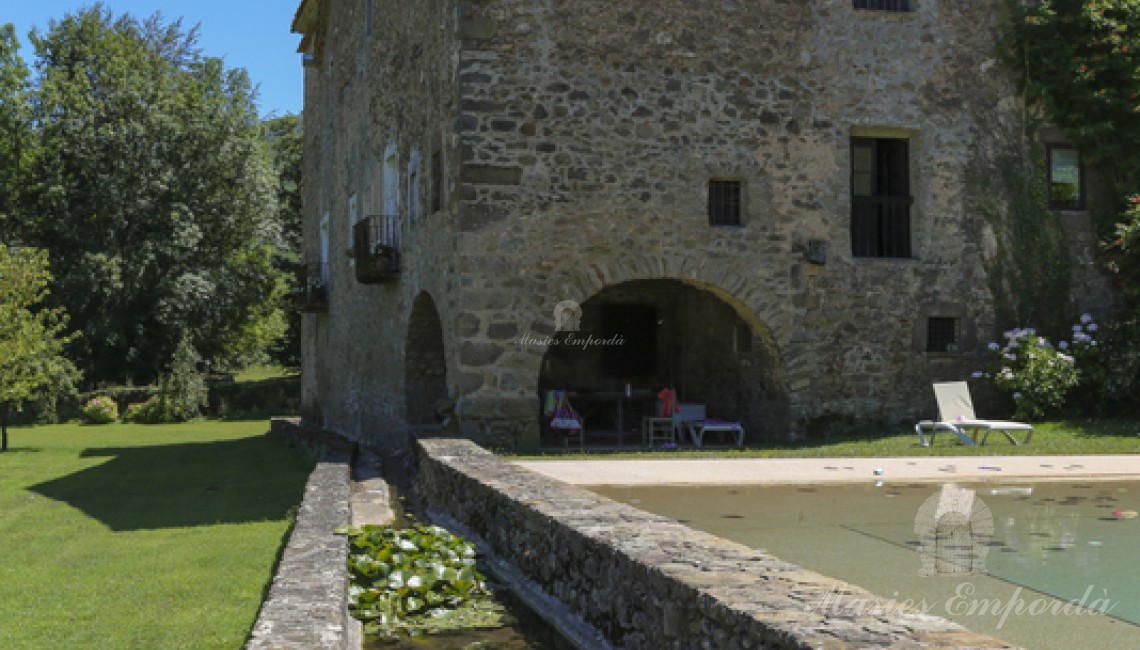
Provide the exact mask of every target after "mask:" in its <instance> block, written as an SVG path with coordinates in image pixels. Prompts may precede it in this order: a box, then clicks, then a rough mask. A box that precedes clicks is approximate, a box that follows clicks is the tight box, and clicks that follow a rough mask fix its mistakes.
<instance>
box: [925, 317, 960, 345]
mask: <svg viewBox="0 0 1140 650" xmlns="http://www.w3.org/2000/svg"><path fill="white" fill-rule="evenodd" d="M960 335H961V326H960V325H959V322H958V319H957V318H951V317H946V316H931V317H930V318H928V319H927V320H926V351H927V352H936V353H955V352H958V349H959V346H960V345H961V343H960Z"/></svg>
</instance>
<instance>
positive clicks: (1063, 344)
mask: <svg viewBox="0 0 1140 650" xmlns="http://www.w3.org/2000/svg"><path fill="white" fill-rule="evenodd" d="M1096 331H1097V324H1096V323H1095V322H1093V318H1092V316H1090V315H1089V314H1084V315H1082V316H1081V320H1080V322H1079V323H1077V324H1076V325H1073V334H1072V337H1071V338H1072V341H1071V342H1070V341H1060V342H1058V343H1057V345H1056V347H1054V346H1053V344H1052V343H1050V342H1049V341H1048V340H1047V339H1046V338H1045V337H1043V336H1038V335H1037V332H1036V331H1035V330H1034V329H1033V328H1031V327H1027V328H1018V329H1013V330H1010V331H1008V332H1006V333H1005V335H1004V337H1005V345H1001V344H1000V343H997V342H993V343H990V344H989V351H990V354H991V356H992V361H991V364H990V368H989V370H988V371H985V372H976V373H974V377H975V378H979V377H985V378H989V379H991V380H992V381H993V382H994V385H995V386H997V387H998V389H1000V390H1003V391H1005V392H1008V393H1010V395H1011V396H1012V397H1013V403H1014V406H1015V411H1014V417H1015V418H1018V419H1028V420H1035V419H1040V418H1042V417H1044V415H1045V413H1046V411H1047V410H1049V409H1056V408H1060V407H1061V405H1062V404H1064V402H1065V395H1066V394H1067V393H1068V392H1069V391H1070V390H1071V389H1072V388H1073V387H1074V386H1076V385H1077V383H1078V382H1079V381H1080V371H1079V370H1078V369H1077V357H1078V356H1082V355H1084V354H1085V353H1087V352H1088V351H1089V350H1091V349H1092V348H1093V347H1095V346H1096V340H1095V339H1094V338H1093V334H1094V333H1095V332H1096Z"/></svg>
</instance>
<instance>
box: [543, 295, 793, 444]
mask: <svg viewBox="0 0 1140 650" xmlns="http://www.w3.org/2000/svg"><path fill="white" fill-rule="evenodd" d="M726 295H727V294H725V292H723V291H719V290H717V289H716V288H715V287H711V286H705V285H703V284H699V283H695V282H691V281H681V280H673V279H646V280H630V281H626V282H621V283H618V284H614V285H610V286H608V287H605V288H603V289H601V290H599V291H598V292H597V293H595V294H594V295H593V296H591V297H590V298H589V299H588V300H586V301H585V302H583V303H582V305H581V310H582V313H581V319H580V326H579V328H578V330H577V331H559V332H556V333H555V335H554V337H553V338H552V341H551V345H550V346H549V347H548V348H547V350H546V352H545V354H544V356H543V359H542V365H541V368H540V372H539V382H538V383H539V395H540V396H542V397H545V396H546V395H547V393H546V391H548V390H565V391H569V392H570V394H571V402H572V403H573V400H574V396H578V399H579V401H581V402H582V404H574V406H575V407H576V408H578V409H579V410H588V411H592V413H590V414H588V415H587V430H588V431H592V432H598V433H599V435H605V433H609V432H612V433H614V434H616V433H617V431H616V429H617V427H618V422H616V420H617V418H616V417H614V416H612V415H611V414H609V413H606V412H605V408H606V407H605V404H604V402H605V398H604V396H606V395H614V394H619V393H624V392H625V385H626V384H627V383H628V384H630V388H631V392H632V393H634V394H635V395H636V396H640V397H641V400H640V403H634V404H632V405H631V406H627V407H625V410H624V411H623V413H622V418H621V419H622V422H621V426H622V427H623V428H624V431H623V439H624V440H625V441H630V440H639V437H638V436H637V431H638V429H639V426H640V421H641V417H640V416H641V414H642V413H641V411H642V410H645V409H649V410H652V408H653V398H654V397H655V396H656V394H657V392H658V391H660V390H661V389H662V388H665V387H671V388H673V389H674V390H675V391H676V393H677V395H678V397H679V399H680V401H682V402H695V403H700V404H704V405H705V406H706V409H707V412H708V416H709V417H710V418H717V419H723V420H729V421H734V422H741V423H743V424H744V426H745V430H746V431H747V434H748V435H747V442H751V443H755V442H758V441H761V440H765V439H777V438H779V437H781V436H783V435H784V434H785V433H786V432H787V426H788V418H789V399H788V391H787V389H786V386H785V382H784V380H783V373H782V371H781V366H780V361H779V354H778V351H777V348H776V342H775V339H774V338H773V336H772V334H771V332H770V331H769V329H768V327H767V326H766V325H765V324H764V323H763V322H761V321H760V319H759V318H758V317H757V316H756V315H755V314H754V313H752V312H751V311H750V310H748V309H747V307H745V306H744V305H743V304H741V303H739V302H736V301H733V299H732V298H731V297H727V298H726V297H725V296H726ZM599 402H600V403H601V404H600V405H599V404H598V403H599ZM634 402H638V400H634ZM543 408H544V409H545V408H546V404H543ZM591 420H592V422H591ZM591 437H595V436H594V435H593V433H592V434H591Z"/></svg>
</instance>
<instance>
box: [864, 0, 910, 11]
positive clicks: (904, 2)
mask: <svg viewBox="0 0 1140 650" xmlns="http://www.w3.org/2000/svg"><path fill="white" fill-rule="evenodd" d="M852 6H853V7H855V8H856V9H877V10H879V11H914V3H913V2H912V1H911V0H854V2H853V4H852Z"/></svg>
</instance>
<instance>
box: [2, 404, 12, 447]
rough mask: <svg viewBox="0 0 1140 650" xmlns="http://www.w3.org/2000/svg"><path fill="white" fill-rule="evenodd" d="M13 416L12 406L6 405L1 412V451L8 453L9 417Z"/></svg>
mask: <svg viewBox="0 0 1140 650" xmlns="http://www.w3.org/2000/svg"><path fill="white" fill-rule="evenodd" d="M11 414H12V405H11V404H10V403H7V402H6V403H5V404H4V408H3V409H2V410H0V432H2V433H0V451H8V416H9V415H11Z"/></svg>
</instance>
